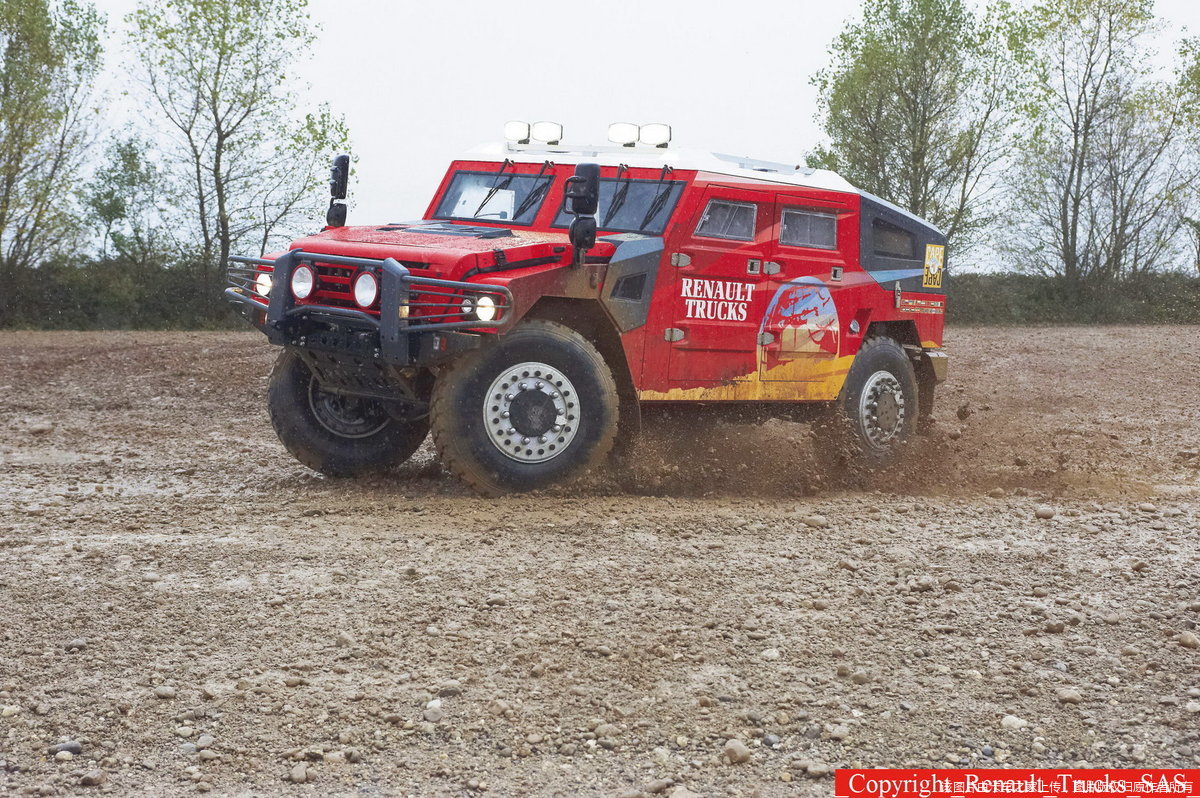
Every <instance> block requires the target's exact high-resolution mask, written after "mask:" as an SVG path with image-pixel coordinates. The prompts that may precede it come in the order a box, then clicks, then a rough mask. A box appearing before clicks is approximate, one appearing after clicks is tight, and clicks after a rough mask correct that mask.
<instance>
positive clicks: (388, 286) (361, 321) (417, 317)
mask: <svg viewBox="0 0 1200 798" xmlns="http://www.w3.org/2000/svg"><path fill="white" fill-rule="evenodd" d="M229 260H230V265H229V267H228V270H227V277H228V282H229V287H228V288H226V289H225V296H226V297H227V298H228V299H229V301H230V302H232V303H233V304H234V305H235V306H236V307H237V309H238V310H239V311H240V312H241V313H242V315H244V316H245V317H246V318H247V320H248V321H250V323H251V324H253V325H254V326H256V327H258V328H259V329H260V330H262V332H263V333H264V334H266V336H267V338H268V339H269V340H270V341H271V343H274V344H277V345H279V346H292V347H297V348H300V349H310V350H314V351H319V352H324V353H328V354H330V355H331V356H335V357H336V356H344V357H346V358H350V359H352V360H353V361H356V362H360V363H361V362H362V361H363V360H366V361H368V362H369V361H374V362H375V363H378V364H386V365H393V366H412V365H429V364H432V363H436V362H438V361H441V360H445V359H447V358H449V357H451V356H453V355H454V354H456V353H458V352H461V351H463V350H466V349H472V348H474V347H476V346H478V345H479V338H480V336H479V333H480V332H481V331H487V330H498V329H501V328H503V327H505V326H506V325H507V324H508V323H510V319H509V316H510V315H511V312H512V307H513V300H512V293H511V292H510V291H509V290H508V289H507V288H504V287H500V286H493V285H481V284H479V283H466V282H459V281H456V280H440V279H436V278H432V277H422V276H417V275H413V274H412V273H411V272H410V271H409V270H408V268H406V267H405V266H404V265H402V264H401V263H399V262H398V261H396V260H394V259H393V258H385V259H383V260H376V259H372V258H352V257H346V256H342V255H323V254H320V253H314V252H303V251H301V250H293V251H292V252H289V253H287V254H285V255H282V256H280V257H279V258H276V259H275V260H268V259H265V258H244V257H232V258H230V259H229ZM302 263H303V264H308V265H310V266H311V267H312V268H313V270H314V272H317V271H318V269H317V264H323V265H333V266H338V267H345V268H351V269H357V270H360V271H362V270H369V271H371V272H373V273H374V274H375V275H376V277H377V279H378V280H379V293H380V296H379V315H378V316H376V315H374V314H372V313H367V312H365V311H363V310H358V309H355V308H345V307H335V306H329V305H316V304H303V303H300V302H298V301H297V300H296V298H295V297H294V296H293V295H292V291H291V280H292V272H293V271H294V270H295V269H296V267H297V266H299V265H300V264H302ZM262 266H270V267H271V272H270V274H271V280H272V283H273V287H272V289H271V291H270V293H269V295H263V294H262V293H259V291H258V286H257V284H256V280H257V278H258V276H259V275H260V274H262V273H263V272H264V271H265V270H264V269H261V268H260V267H262ZM481 296H487V297H490V298H491V299H492V301H493V302H494V303H495V306H496V316H495V318H494V319H493V320H491V321H480V320H479V319H470V318H465V314H464V312H463V310H462V307H461V305H462V303H463V302H464V301H466V300H472V301H475V300H478V298H479V297H481Z"/></svg>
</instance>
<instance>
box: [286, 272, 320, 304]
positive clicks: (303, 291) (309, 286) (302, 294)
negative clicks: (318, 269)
mask: <svg viewBox="0 0 1200 798" xmlns="http://www.w3.org/2000/svg"><path fill="white" fill-rule="evenodd" d="M316 284H317V276H316V275H315V274H313V270H312V269H310V268H309V267H308V266H297V267H296V269H295V271H293V272H292V293H293V294H294V295H295V296H296V299H308V295H309V294H311V293H312V292H313V288H314V287H315V286H316Z"/></svg>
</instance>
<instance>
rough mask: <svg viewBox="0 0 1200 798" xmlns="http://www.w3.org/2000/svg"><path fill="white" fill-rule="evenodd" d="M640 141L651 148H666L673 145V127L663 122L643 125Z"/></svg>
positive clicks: (640, 131) (639, 132)
mask: <svg viewBox="0 0 1200 798" xmlns="http://www.w3.org/2000/svg"><path fill="white" fill-rule="evenodd" d="M638 141H640V142H641V143H643V144H647V145H649V146H651V147H665V146H667V145H668V144H670V143H671V126H670V125H668V124H665V123H663V122H652V123H650V124H648V125H642V126H641V128H640V129H639V130H638Z"/></svg>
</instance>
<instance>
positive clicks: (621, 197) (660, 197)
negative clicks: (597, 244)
mask: <svg viewBox="0 0 1200 798" xmlns="http://www.w3.org/2000/svg"><path fill="white" fill-rule="evenodd" d="M683 186H684V183H683V181H680V180H667V181H663V182H659V181H658V180H626V179H625V178H621V179H619V180H617V179H613V178H601V180H600V210H599V212H598V213H597V214H596V225H597V226H598V227H599V228H600V229H601V230H609V231H613V232H617V233H650V234H653V235H657V234H659V233H661V232H662V231H663V230H664V229H666V226H667V221H668V220H669V219H670V218H671V212H672V211H674V210H675V203H676V201H677V200H678V199H679V195H680V193H682V191H683ZM614 198H616V200H617V203H616V208H615V209H614V207H613V204H614V203H613V200H614ZM656 200H657V202H656ZM570 223H571V215H570V214H569V213H567V212H566V210H565V209H560V210H559V212H558V218H556V219H555V220H554V226H555V227H566V226H567V225H569V224H570Z"/></svg>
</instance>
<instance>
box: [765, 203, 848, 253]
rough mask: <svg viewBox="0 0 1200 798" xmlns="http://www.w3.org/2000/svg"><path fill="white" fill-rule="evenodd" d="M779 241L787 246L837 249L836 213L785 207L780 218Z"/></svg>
mask: <svg viewBox="0 0 1200 798" xmlns="http://www.w3.org/2000/svg"><path fill="white" fill-rule="evenodd" d="M779 243H780V244H783V245H785V246H789V247H815V248H817V249H837V215H836V214H832V213H823V212H821V211H808V210H798V209H793V208H787V209H785V210H784V211H783V218H782V219H781V220H780V225H779Z"/></svg>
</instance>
